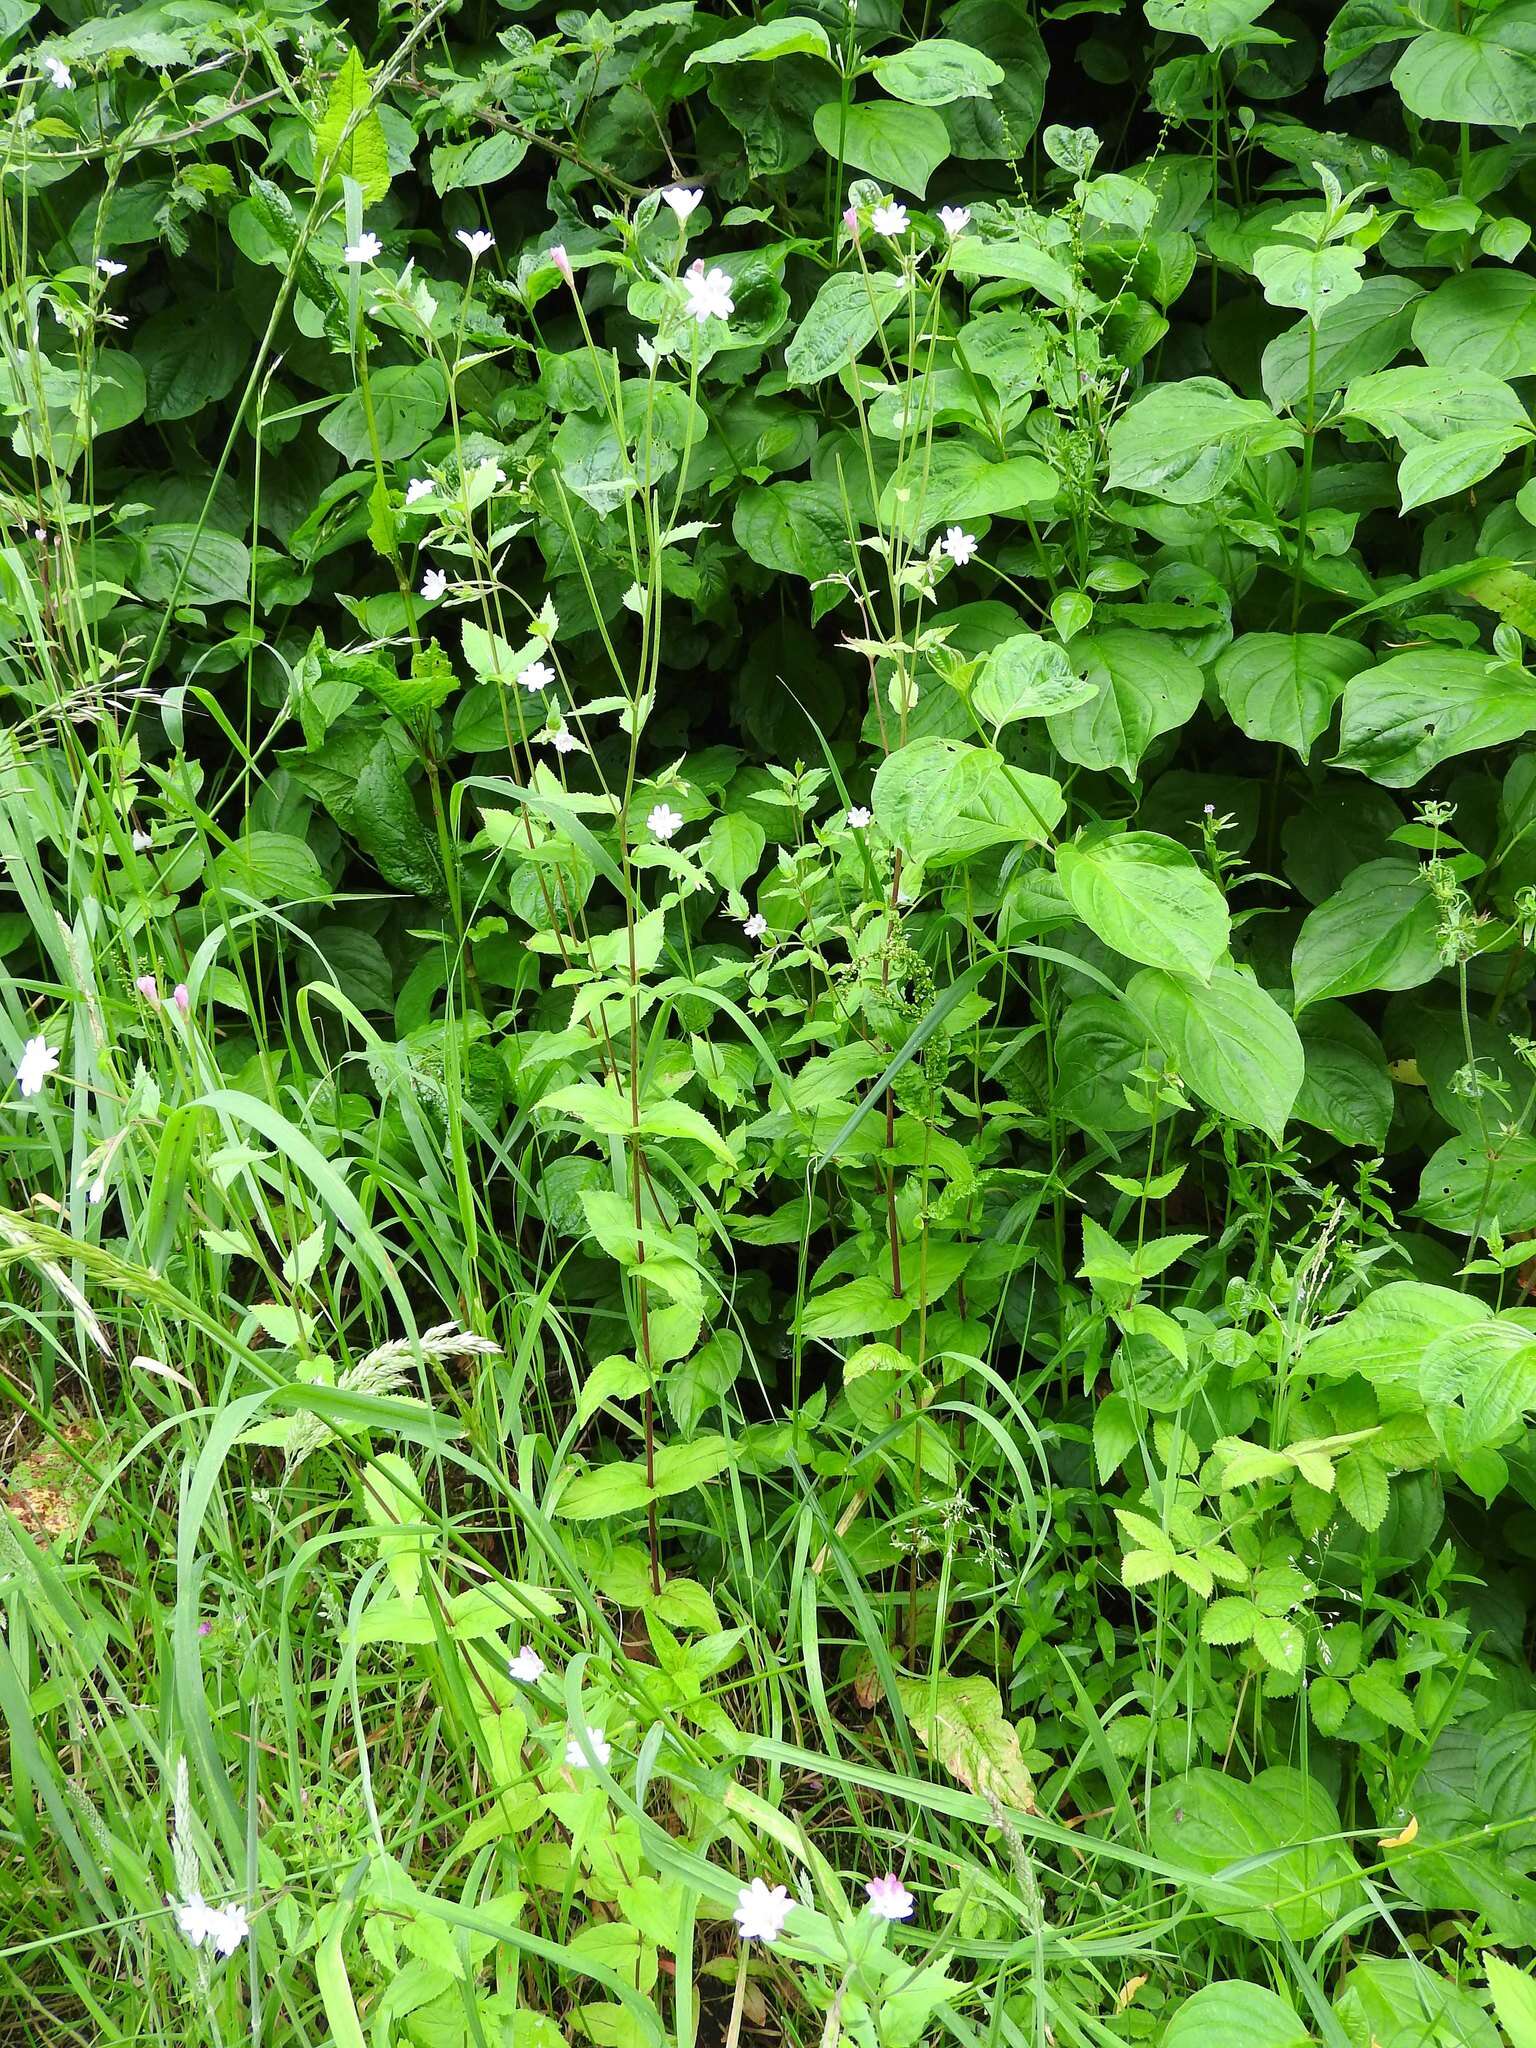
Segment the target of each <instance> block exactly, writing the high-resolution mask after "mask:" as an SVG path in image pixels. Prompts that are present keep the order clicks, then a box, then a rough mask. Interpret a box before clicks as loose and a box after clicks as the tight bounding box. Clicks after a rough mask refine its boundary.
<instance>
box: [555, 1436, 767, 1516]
mask: <svg viewBox="0 0 1536 2048" xmlns="http://www.w3.org/2000/svg"><path fill="white" fill-rule="evenodd" d="M739 1455H740V1453H739V1452H738V1451H737V1448H736V1446H735V1445H734V1444H732V1443H730V1442H728V1441H727V1439H726V1438H725V1437H723V1436H696V1437H694V1439H693V1440H692V1442H691V1443H686V1444H658V1445H657V1447H656V1454H655V1460H654V1467H653V1469H654V1476H655V1481H656V1483H655V1485H654V1486H649V1485H647V1484H646V1468H645V1462H644V1460H643V1459H642V1460H640V1461H638V1462H636V1463H634V1464H627V1465H621V1464H613V1465H598V1466H596V1467H595V1468H594V1469H593V1470H592V1471H590V1472H579V1473H577V1475H576V1477H575V1478H574V1479H571V1480H568V1481H567V1482H566V1485H565V1487H564V1489H563V1490H562V1492H561V1494H560V1496H559V1498H558V1500H557V1501H556V1502H555V1504H554V1509H553V1512H554V1513H555V1514H557V1515H558V1516H560V1518H561V1519H562V1520H563V1521H567V1522H597V1521H606V1520H607V1519H608V1518H609V1517H610V1516H612V1515H628V1514H633V1513H635V1512H636V1510H638V1509H642V1508H647V1507H649V1506H651V1504H652V1503H653V1502H655V1501H659V1500H668V1499H670V1498H671V1497H672V1495H674V1494H678V1493H691V1492H692V1490H693V1489H694V1487H696V1486H706V1485H707V1484H708V1483H709V1481H710V1480H711V1479H716V1478H718V1477H719V1475H720V1474H721V1473H722V1472H724V1471H726V1470H727V1468H728V1467H730V1466H731V1465H734V1464H735V1463H736V1461H737V1459H738V1457H739Z"/></svg>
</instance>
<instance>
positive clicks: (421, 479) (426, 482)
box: [405, 476, 435, 505]
mask: <svg viewBox="0 0 1536 2048" xmlns="http://www.w3.org/2000/svg"><path fill="white" fill-rule="evenodd" d="M434 488H435V486H434V484H433V482H432V479H431V477H429V476H413V477H412V478H411V480H410V482H409V483H408V484H407V485H406V487H405V502H406V503H407V505H419V504H420V503H421V501H422V499H423V498H430V497H431V495H432V492H433V490H434Z"/></svg>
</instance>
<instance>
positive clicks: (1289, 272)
mask: <svg viewBox="0 0 1536 2048" xmlns="http://www.w3.org/2000/svg"><path fill="white" fill-rule="evenodd" d="M1364 262H1365V252H1364V250H1363V249H1355V248H1351V247H1350V246H1349V245H1348V244H1347V243H1337V242H1336V243H1334V244H1333V245H1332V246H1331V247H1328V248H1322V249H1300V248H1297V247H1295V246H1294V245H1293V244H1289V243H1284V242H1276V243H1273V244H1271V246H1270V247H1269V248H1267V249H1261V250H1260V251H1259V252H1258V254H1257V255H1256V256H1255V257H1254V259H1253V273H1254V276H1255V277H1257V279H1258V280H1259V283H1260V284H1261V285H1262V286H1263V287H1264V296H1265V298H1266V299H1268V301H1269V303H1270V304H1271V305H1272V306H1297V307H1299V308H1300V309H1301V311H1302V312H1303V313H1305V314H1306V316H1307V318H1308V319H1309V320H1312V321H1320V320H1321V319H1322V318H1323V316H1324V315H1325V314H1327V313H1329V312H1331V311H1332V310H1333V308H1334V307H1335V306H1337V305H1341V304H1342V303H1343V302H1344V300H1346V299H1350V298H1353V297H1354V295H1355V293H1356V292H1358V291H1359V289H1360V286H1361V283H1362V282H1363V280H1362V279H1361V276H1360V271H1361V267H1362V266H1363V264H1364Z"/></svg>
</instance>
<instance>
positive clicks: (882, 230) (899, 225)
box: [869, 199, 907, 241]
mask: <svg viewBox="0 0 1536 2048" xmlns="http://www.w3.org/2000/svg"><path fill="white" fill-rule="evenodd" d="M869 224H870V226H871V227H872V228H873V229H874V231H875V233H876V234H877V235H889V236H890V237H891V239H892V240H893V241H894V240H895V238H896V236H897V235H904V234H905V233H906V232H907V209H906V208H905V207H904V206H903V205H902V203H901V201H900V200H899V199H894V200H892V202H891V204H890V205H889V206H877V207H876V208H875V210H874V212H873V213H872V214H871V215H870V216H869Z"/></svg>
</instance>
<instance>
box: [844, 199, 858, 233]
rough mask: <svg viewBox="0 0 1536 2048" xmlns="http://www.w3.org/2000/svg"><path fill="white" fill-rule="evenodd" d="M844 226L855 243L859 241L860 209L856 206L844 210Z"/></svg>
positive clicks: (846, 207)
mask: <svg viewBox="0 0 1536 2048" xmlns="http://www.w3.org/2000/svg"><path fill="white" fill-rule="evenodd" d="M843 226H844V227H845V228H846V229H847V230H848V232H849V234H850V235H852V237H853V239H854V240H855V241H857V240H858V239H859V209H858V208H857V207H856V206H845V207H844V208H843Z"/></svg>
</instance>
